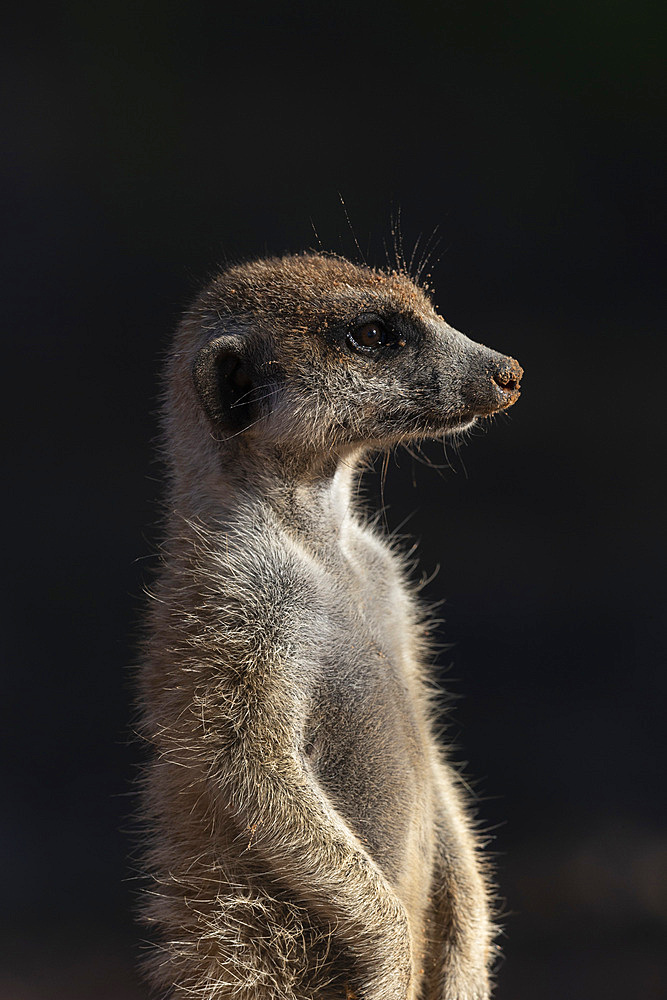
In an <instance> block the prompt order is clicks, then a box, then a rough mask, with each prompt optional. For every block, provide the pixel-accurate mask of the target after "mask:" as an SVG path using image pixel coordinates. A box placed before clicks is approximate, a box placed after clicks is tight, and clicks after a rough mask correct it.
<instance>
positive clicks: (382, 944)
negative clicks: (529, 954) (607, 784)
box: [141, 254, 522, 1000]
mask: <svg viewBox="0 0 667 1000" xmlns="http://www.w3.org/2000/svg"><path fill="white" fill-rule="evenodd" d="M521 374H522V372H521V369H520V367H519V365H518V364H517V362H516V361H514V360H513V359H511V358H507V357H505V356H503V355H500V354H497V353H496V352H494V351H491V350H489V349H488V348H486V347H483V346H482V345H480V344H476V343H474V342H472V341H470V340H468V338H466V337H465V336H463V334H460V333H458V332H457V331H455V330H453V329H452V328H451V327H449V326H448V325H447V324H446V323H445V322H444V321H443V320H442V318H441V317H440V316H439V315H438V314H437V313H436V311H435V310H434V308H433V305H432V303H431V301H430V299H429V298H428V296H427V295H426V294H425V292H424V291H423V290H422V289H421V288H419V287H418V286H417V285H416V284H415V283H413V282H412V281H411V280H410V278H409V277H408V276H407V275H405V274H403V273H396V272H384V271H378V270H374V269H371V268H368V267H359V266H357V265H354V264H352V263H350V262H349V261H346V260H344V259H342V258H339V257H334V256H328V255H324V254H304V255H301V256H291V257H284V258H275V259H268V260H259V261H255V262H252V263H247V264H243V265H239V266H235V267H232V268H230V269H228V270H227V271H225V272H223V273H222V274H221V275H219V276H218V277H217V278H216V279H215V280H214V281H213V282H212V283H211V284H210V285H209V286H208V287H207V288H206V289H204V291H203V292H202V293H201V295H200V296H199V298H198V299H197V300H196V301H195V303H194V304H193V306H192V307H191V308H190V309H189V310H188V312H187V313H186V314H185V316H184V318H183V321H182V323H181V326H180V328H179V330H178V331H177V334H176V337H175V340H174V344H173V347H172V350H171V353H170V355H169V360H168V364H167V367H166V371H165V392H164V407H163V432H164V457H165V460H166V464H167V467H168V494H167V503H166V510H167V515H166V518H165V538H164V543H163V547H162V558H161V566H160V570H159V573H158V576H157V579H156V581H155V584H154V585H153V587H152V588H151V590H152V597H153V599H152V601H151V606H150V608H149V612H148V616H147V617H148V622H147V629H146V640H145V644H144V657H143V665H142V668H141V712H142V719H143V727H142V731H143V734H144V737H145V739H146V740H147V741H148V743H149V744H150V745H151V761H150V764H149V766H148V768H147V772H146V777H145V794H144V812H145V816H146V820H147V827H148V830H149V833H148V834H147V848H146V852H145V856H146V867H147V871H148V877H149V878H150V886H149V889H148V892H147V893H146V894H145V911H144V912H145V919H146V921H147V922H148V923H149V924H150V925H151V926H152V928H153V930H154V934H155V939H156V948H155V950H154V952H153V958H152V959H151V960H150V961H149V963H148V966H147V969H148V975H149V977H150V980H151V982H152V984H153V986H154V987H155V988H156V990H158V991H161V995H163V996H173V997H178V996H183V997H191V998H196V1000H222V998H236V1000H251V998H252V1000H260V998H267V1000H315V998H317V1000H333V998H340V1000H343V998H351V997H357V998H359V1000H417V998H421V1000H436V998H439V1000H483V998H486V997H488V995H489V972H490V968H491V965H492V960H493V954H494V945H493V925H492V919H491V916H490V906H489V888H488V884H487V877H486V874H485V865H484V860H483V858H481V857H480V850H479V847H478V844H477V841H476V839H475V836H474V834H473V832H472V829H471V825H470V823H469V820H468V817H467V814H466V803H465V801H464V798H463V796H462V793H461V791H460V789H459V787H458V783H457V779H456V775H455V773H454V772H453V770H452V769H451V767H450V766H449V764H448V763H447V761H446V755H445V753H444V749H445V748H443V747H441V746H439V745H438V742H437V740H436V739H435V737H434V731H433V730H434V727H433V719H432V712H431V709H430V703H429V691H430V687H431V682H430V677H429V673H428V669H427V667H426V664H427V662H428V660H429V659H430V658H429V657H428V655H427V645H426V642H425V623H424V621H423V614H422V611H421V609H420V606H419V602H418V598H417V596H416V594H415V593H414V591H413V588H412V586H411V585H410V583H409V582H408V576H407V573H406V570H405V567H404V565H403V561H402V558H401V556H400V555H399V554H397V553H396V552H395V551H393V548H392V547H391V546H390V545H389V544H388V543H387V541H386V540H384V539H383V538H382V537H381V534H380V533H379V532H377V531H376V530H374V529H373V530H372V529H371V528H369V527H368V525H367V524H366V523H365V520H364V516H363V514H362V513H361V512H359V511H358V510H357V507H356V504H355V499H354V497H355V488H354V487H355V481H356V477H357V476H358V474H359V473H358V469H359V466H360V463H361V462H362V461H363V459H364V456H365V455H367V454H368V452H371V451H373V450H377V449H388V448H391V447H394V446H396V445H399V444H401V443H402V442H410V441H417V440H420V439H423V438H442V437H444V436H445V435H450V434H456V433H458V432H460V431H461V430H463V429H465V428H466V427H469V426H471V424H472V423H474V422H475V421H476V420H477V419H480V418H482V417H484V416H486V415H488V414H491V413H495V412H497V411H498V410H501V409H504V408H506V407H508V406H510V405H512V404H513V403H514V402H515V401H516V399H517V398H518V395H519V380H520V377H521Z"/></svg>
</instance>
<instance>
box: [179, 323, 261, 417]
mask: <svg viewBox="0 0 667 1000" xmlns="http://www.w3.org/2000/svg"><path fill="white" fill-rule="evenodd" d="M192 380H193V382H194V386H195V389H196V390H197V395H198V397H199V402H200V403H201V405H202V407H203V408H204V412H205V413H206V416H207V417H208V418H209V420H210V421H211V422H212V423H214V424H216V425H217V426H222V427H225V428H228V429H229V430H232V431H242V430H244V429H245V428H246V427H247V426H248V425H249V424H251V423H252V421H253V420H254V419H255V417H256V413H255V411H256V409H257V407H256V404H255V402H254V401H253V389H254V387H255V379H254V377H253V374H252V366H251V364H250V361H249V360H248V357H247V351H246V349H245V345H244V342H243V340H242V339H241V337H236V336H234V335H228V336H225V337H219V338H217V339H216V340H212V341H211V342H210V343H208V344H206V346H205V347H202V349H201V350H200V351H199V352H198V353H197V356H196V357H195V360H194V364H193V366H192Z"/></svg>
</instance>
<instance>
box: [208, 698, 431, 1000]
mask: <svg viewBox="0 0 667 1000" xmlns="http://www.w3.org/2000/svg"><path fill="white" fill-rule="evenodd" d="M282 707H283V711H282V712H281V718H282V720H283V721H282V725H279V724H278V723H277V722H276V725H275V726H272V727H268V726H266V722H264V728H263V730H262V732H261V738H260V734H259V733H253V732H252V723H250V726H249V729H248V730H247V731H246V733H245V734H244V736H243V738H242V739H239V740H238V742H237V743H236V744H235V747H234V758H235V759H234V761H232V762H230V763H231V766H229V767H227V768H225V777H224V799H225V801H226V803H228V807H231V808H232V809H233V810H234V812H235V814H236V816H237V819H238V820H240V821H241V823H242V824H243V826H244V827H247V828H249V829H252V831H253V839H252V846H251V849H252V850H253V851H256V852H257V853H258V855H259V856H260V857H261V859H262V862H263V863H264V864H265V865H266V866H267V868H268V869H269V870H270V871H271V872H273V873H274V874H275V875H276V876H278V877H279V878H280V879H281V881H283V882H284V883H285V884H286V885H287V886H288V887H289V889H290V890H291V892H292V893H293V894H294V896H295V898H297V899H300V900H302V901H303V902H304V903H305V904H306V905H307V906H308V907H309V908H311V909H312V910H313V912H315V913H317V914H318V915H319V916H320V917H322V918H324V920H325V922H327V923H329V925H330V926H331V928H332V933H333V936H334V939H335V941H336V942H337V944H338V945H339V946H340V947H341V948H342V949H343V950H344V952H346V953H347V954H349V955H350V956H351V958H352V964H353V966H354V972H353V977H352V978H353V982H350V986H349V987H348V990H349V991H350V992H351V993H352V995H355V996H357V997H358V1000H415V998H416V980H415V974H414V969H413V963H412V957H411V944H410V932H409V926H408V918H407V914H406V911H405V908H404V907H403V905H402V903H401V902H400V900H399V899H398V897H397V896H396V894H395V892H394V891H393V889H392V888H391V886H390V884H389V883H388V881H387V880H386V878H385V877H384V875H383V874H382V872H381V871H380V869H379V867H378V866H377V864H376V863H375V862H374V861H373V859H372V858H371V857H370V855H369V854H368V853H367V852H366V851H365V850H364V848H363V847H362V845H361V843H360V842H359V841H358V840H357V838H356V837H355V836H354V834H353V833H352V832H351V830H350V829H349V827H348V826H347V824H346V823H345V822H344V820H343V819H342V818H341V816H340V815H339V814H338V813H337V812H336V811H335V810H334V808H333V807H332V806H331V804H330V803H329V801H328V800H327V798H326V796H325V795H324V793H323V792H322V791H321V790H320V788H319V787H318V785H317V782H316V779H315V778H314V777H313V775H312V774H310V773H309V771H308V769H307V766H306V765H305V763H304V762H303V761H302V760H301V757H300V754H299V753H298V751H297V750H296V749H295V746H296V741H295V738H294V734H291V733H288V732H287V731H286V727H285V723H284V720H285V718H290V716H291V717H294V715H295V714H296V713H294V712H290V711H289V710H287V711H285V706H284V705H283V706H282ZM265 708H266V706H265ZM248 717H250V718H252V715H249V716H248ZM267 732H271V733H273V734H276V733H280V732H282V734H283V739H280V740H273V741H272V742H271V744H270V745H269V744H268V741H267Z"/></svg>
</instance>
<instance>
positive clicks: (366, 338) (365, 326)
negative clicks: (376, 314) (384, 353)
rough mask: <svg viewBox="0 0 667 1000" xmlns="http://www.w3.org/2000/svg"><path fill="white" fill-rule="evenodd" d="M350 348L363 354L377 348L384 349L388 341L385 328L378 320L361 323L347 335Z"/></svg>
mask: <svg viewBox="0 0 667 1000" xmlns="http://www.w3.org/2000/svg"><path fill="white" fill-rule="evenodd" d="M347 340H348V343H349V344H350V346H351V347H352V348H353V349H354V350H356V351H361V352H362V353H364V354H369V353H370V352H372V351H374V350H377V348H378V347H385V345H386V344H387V343H388V341H389V337H388V334H387V330H386V328H385V327H384V326H383V324H382V323H380V322H379V320H373V321H372V322H370V323H362V325H361V326H357V327H355V328H354V329H353V330H350V332H349V333H348V335H347Z"/></svg>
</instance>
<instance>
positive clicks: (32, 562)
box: [0, 0, 667, 1000]
mask: <svg viewBox="0 0 667 1000" xmlns="http://www.w3.org/2000/svg"><path fill="white" fill-rule="evenodd" d="M664 27H665V23H664V5H663V4H658V3H641V2H636V0H634V2H631V0H604V2H603V0H583V2H581V0H580V2H576V3H575V2H573V0H563V2H561V3H558V4H552V3H546V2H544V0H523V2H521V0H515V2H510V3H492V2H488V3H482V4H480V3H474V2H472V3H463V2H446V0H445V2H443V3H440V4H432V3H427V2H425V0H416V2H415V0H413V2H412V3H410V4H407V3H405V2H397V0H386V2H385V3H384V4H382V5H377V6H376V5H372V4H370V3H365V2H363V0H361V2H359V3H357V4H351V5H349V6H346V5H342V4H340V3H334V2H333V0H324V2H322V0H320V2H318V0H311V2H309V3H306V2H296V3H291V4H289V5H280V6H276V5H274V4H270V3H268V2H266V0H264V2H257V3H251V4H248V5H246V6H244V7H241V6H240V5H238V6H236V5H235V6H229V7H225V6H224V5H222V4H218V5H215V6H211V7H207V6H205V5H203V4H198V3H185V2H168V0H167V2H162V3H156V2H145V3H139V4H136V3H127V2H118V0H116V2H113V3H110V4H91V3H90V2H84V0H70V2H63V3H61V4H57V5H55V4H54V5H50V6H49V7H44V8H42V9H37V8H34V7H32V8H31V7H29V6H28V5H25V6H24V5H19V4H16V5H14V9H13V12H12V14H11V15H10V17H9V19H8V21H7V22H6V26H5V28H4V29H3V48H4V54H3V58H2V69H1V73H2V77H3V97H2V102H3V112H4V118H5V125H4V127H3V136H4V139H5V150H6V155H5V157H4V161H3V164H2V167H1V170H2V179H3V182H4V183H3V186H2V187H3V201H4V204H5V218H6V222H5V225H4V227H3V228H4V231H5V235H6V236H7V237H8V240H7V241H6V251H5V257H4V261H3V264H2V269H1V275H2V283H3V289H2V299H3V303H4V306H5V321H4V322H5V326H4V347H3V354H4V365H3V371H4V376H3V383H4V386H3V401H4V402H5V403H6V404H7V406H6V417H5V420H4V435H5V443H6V449H7V458H6V459H5V460H4V461H3V469H4V471H5V475H4V480H5V490H4V496H5V503H6V506H5V507H4V510H3V513H4V518H3V523H4V530H3V535H4V538H5V543H4V546H3V548H4V552H5V556H4V565H5V574H4V576H5V582H4V588H5V590H4V596H3V599H2V611H3V614H4V616H5V620H4V623H3V624H2V627H1V631H0V635H1V637H2V646H3V647H4V660H5V664H6V668H5V672H4V680H3V688H4V698H3V703H4V705H5V709H4V712H3V725H2V756H3V760H4V766H3V768H2V793H1V794H2V802H3V809H2V821H1V827H0V837H1V838H2V841H1V842H2V848H3V864H2V881H3V883H4V887H3V896H4V903H3V906H2V910H1V913H0V923H1V925H2V932H1V934H0V938H1V941H2V963H1V969H0V1000H38V998H39V1000H89V998H90V1000H93V998H95V1000H137V998H141V997H145V996H146V991H145V990H144V988H143V986H142V985H141V983H140V981H139V979H138V977H137V976H136V973H135V965H136V957H137V954H138V952H139V951H140V949H141V932H140V931H139V930H138V929H136V928H135V925H134V923H133V919H132V912H133V907H134V905H135V893H136V887H135V883H134V882H133V878H132V864H131V861H130V860H129V854H130V850H131V846H132V838H131V836H130V835H129V834H128V830H129V828H130V826H131V813H132V808H133V780H134V776H135V771H136V765H137V761H138V759H139V757H140V751H139V748H138V747H137V746H136V745H135V744H133V743H132V741H131V707H130V706H131V681H130V670H129V666H128V665H129V664H130V663H131V661H132V659H133V657H134V655H135V649H136V634H137V629H138V622H139V620H140V616H141V609H142V605H143V599H142V586H143V583H144V582H145V581H146V579H147V576H148V574H149V572H150V556H151V553H152V552H153V551H154V546H155V543H156V541H157V538H158V535H157V530H156V528H155V526H154V525H155V521H156V518H157V514H158V510H157V499H158V497H159V494H160V468H159V465H158V464H157V463H156V462H155V446H154V445H155V442H154V439H155V435H156V430H157V428H156V419H155V407H156V395H157V373H158V371H159V368H160V364H161V358H162V356H163V354H164V351H165V349H166V347H167V344H168V340H169V335H170V332H171V331H172V330H173V328H174V326H175V324H176V322H177V319H178V316H179V312H180V310H181V309H182V308H183V307H184V306H185V305H186V304H187V303H188V300H189V298H190V297H191V296H192V295H193V293H194V291H195V290H196V288H197V286H198V284H199V283H200V282H201V281H203V280H204V279H205V278H206V277H207V276H209V275H210V274H211V273H212V272H213V271H214V270H215V269H216V268H217V267H218V266H220V265H221V264H224V262H225V261H226V260H229V259H236V258H238V257H246V256H252V255H258V254H264V253H280V252H283V251H298V250H301V249H304V248H307V247H317V246H319V245H320V243H321V245H322V246H324V247H325V248H326V249H328V250H333V251H337V252H342V253H346V254H348V255H352V256H358V251H357V249H356V246H355V239H354V238H353V236H352V234H351V231H350V227H349V226H348V223H347V221H346V218H345V213H344V211H343V208H342V206H341V202H340V198H339V195H342V197H343V199H344V201H345V205H346V208H347V213H348V215H349V218H350V221H351V226H352V228H353V229H354V233H355V235H356V241H358V243H359V246H360V248H361V251H362V253H363V254H364V256H365V257H366V258H367V259H368V260H369V261H370V262H371V263H377V264H383V263H384V262H385V260H386V255H385V244H386V245H388V246H389V247H390V248H391V247H392V245H393V237H392V223H391V219H392V216H393V217H394V218H395V217H396V216H397V215H398V214H399V211H400V216H401V224H400V229H401V234H402V239H403V243H404V246H405V249H406V252H407V255H408V256H409V255H410V253H411V251H412V248H413V247H414V245H415V242H416V240H417V239H418V237H420V236H421V244H420V246H421V247H423V246H424V242H425V241H427V240H428V239H429V237H432V236H433V232H434V229H435V228H436V227H437V234H436V236H435V239H436V240H439V242H438V244H437V246H436V248H435V251H434V255H433V259H432V263H431V266H430V267H429V268H427V270H428V271H430V273H431V274H432V276H433V283H434V285H435V289H436V299H437V302H438V304H439V306H440V308H441V311H442V313H443V314H444V316H445V317H446V318H447V319H448V320H449V322H450V323H451V324H452V325H454V326H456V327H458V328H459V329H462V330H463V331H464V332H466V333H469V334H470V335H471V336H473V337H474V338H475V339H477V340H480V341H482V342H484V343H487V344H488V345H490V346H492V347H494V348H496V349H498V350H501V351H505V352H507V353H510V354H513V355H514V356H516V357H517V358H519V360H520V361H521V363H522V365H523V366H524V368H525V371H526V375H525V380H524V393H523V396H522V398H521V400H520V402H519V403H518V405H517V406H516V407H515V408H514V409H513V410H512V411H511V413H510V414H509V415H508V416H507V417H505V418H502V419H498V420H497V421H496V422H495V424H494V425H493V426H491V427H490V428H489V429H488V431H487V432H485V433H482V432H477V433H476V434H475V435H474V436H473V439H472V440H471V441H470V442H469V443H468V444H467V445H466V446H465V447H464V448H463V449H462V450H461V453H460V455H457V454H456V453H455V452H452V451H448V453H447V455H443V451H442V447H433V448H431V449H429V450H428V456H429V458H430V459H431V461H432V462H433V463H436V464H440V465H442V466H444V468H443V469H441V470H436V469H432V468H428V467H426V466H423V465H419V464H417V463H415V462H414V461H413V459H412V458H411V457H410V456H409V455H407V454H406V453H399V454H398V455H397V457H396V460H395V461H393V460H392V462H391V463H390V466H389V470H388V478H387V485H386V489H385V498H384V499H385V502H386V504H387V513H386V519H387V524H388V526H389V528H396V527H398V526H399V525H402V524H403V522H404V521H405V519H406V518H408V516H409V515H411V517H410V519H409V520H408V521H407V523H406V524H405V525H404V527H402V529H401V530H402V531H405V532H408V533H409V534H410V535H411V536H412V538H413V539H417V540H418V541H419V543H420V552H421V563H422V567H423V570H424V572H425V573H427V574H431V573H433V572H434V571H435V569H436V568H437V566H439V567H440V568H439V572H438V574H437V575H436V576H435V578H434V580H433V581H432V582H431V583H430V584H429V586H428V588H427V593H426V596H427V598H428V599H429V600H434V601H435V600H439V599H443V598H446V604H445V605H444V607H443V610H442V614H443V617H444V618H445V619H446V621H445V623H444V624H443V626H442V636H441V638H442V640H443V641H447V642H453V643H454V644H455V645H454V648H453V649H452V650H449V651H448V652H446V653H443V655H442V657H441V663H442V668H443V680H444V682H445V683H446V686H447V688H448V690H449V691H450V692H451V693H452V694H453V695H455V696H456V697H455V699H454V703H453V708H452V715H451V718H450V728H449V734H450V737H451V739H453V740H454V741H455V742H456V743H457V744H458V746H459V748H460V749H459V751H458V755H459V758H460V759H461V760H462V761H465V762H467V763H466V773H467V774H468V775H469V777H470V778H471V780H472V782H473V783H474V787H475V788H476V789H477V791H478V794H479V796H480V802H479V814H480V818H481V821H482V823H483V825H484V826H485V827H486V828H488V829H490V830H492V831H493V837H494V840H493V844H492V850H493V851H494V852H495V854H496V863H497V870H498V882H499V892H500V896H501V898H502V899H503V900H504V903H503V908H504V910H505V912H506V918H505V921H504V924H505V936H504V939H503V947H504V951H505V958H504V960H503V963H502V965H501V967H500V969H499V985H498V991H497V997H498V1000H509V998H512V1000H528V998H532V997H540V998H542V1000H552V998H553V1000H561V998H562V997H568V998H574V1000H594V998H604V1000H615V998H619V1000H620V998H623V1000H627V998H628V997H635V996H636V997H642V998H643V1000H653V998H659V997H664V996H666V995H667V971H666V969H665V954H664V951H665V949H664V932H665V923H666V921H667V899H666V893H667V890H666V882H667V835H666V832H665V824H664V821H665V799H664V777H663V776H664V764H665V761H664V742H663V741H664V732H665V724H664V717H665V710H664V698H665V693H666V686H667V685H666V682H665V672H664V663H665V655H664V654H665V646H664V631H663V629H664V622H663V613H664V612H663V609H664V606H665V603H664V602H665V594H664V580H665V571H664V562H663V557H664V548H663V543H664V512H665V508H664V502H663V500H662V486H663V482H662V480H663V467H664V462H665V449H664V438H663V439H662V440H661V438H662V435H661V434H660V432H661V430H662V424H663V407H664V392H665V390H664V384H665V361H666V353H667V352H666V341H665V334H664V309H663V303H662V299H661V295H660V292H661V289H660V285H659V277H660V276H661V274H662V272H663V267H664V245H663V236H662V234H661V224H662V223H663V222H664V208H665V188H664V174H663V153H664V149H665V136H664V133H663V132H662V131H661V126H662V119H661V114H662V113H663V111H664V103H663V102H664V79H663V76H662V74H663V61H664V43H665V37H664V36H665V32H664ZM431 242H432V243H433V239H432V240H431ZM418 253H419V251H418ZM448 463H449V465H448ZM378 481H379V476H376V477H375V478H373V477H372V476H369V477H368V481H367V489H368V493H369V495H370V497H371V498H372V501H373V503H380V496H379V486H378ZM407 544H411V542H408V543H407Z"/></svg>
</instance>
